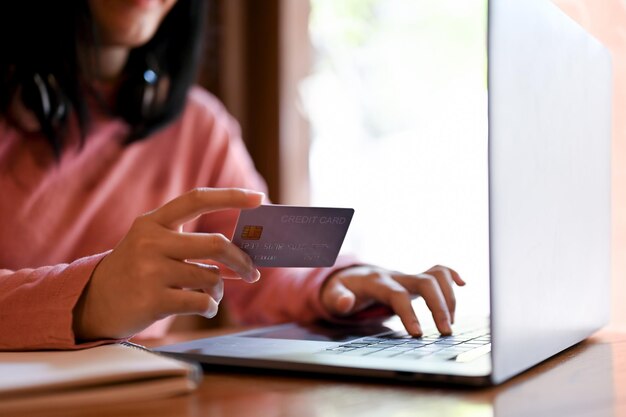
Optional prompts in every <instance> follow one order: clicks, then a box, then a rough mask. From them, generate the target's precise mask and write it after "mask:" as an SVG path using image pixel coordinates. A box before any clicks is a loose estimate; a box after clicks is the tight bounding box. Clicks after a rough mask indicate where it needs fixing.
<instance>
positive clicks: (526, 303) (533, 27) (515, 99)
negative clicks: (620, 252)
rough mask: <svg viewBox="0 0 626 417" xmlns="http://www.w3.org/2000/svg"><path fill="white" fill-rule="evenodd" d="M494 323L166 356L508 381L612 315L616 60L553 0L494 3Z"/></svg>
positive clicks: (272, 340) (312, 332)
mask: <svg viewBox="0 0 626 417" xmlns="http://www.w3.org/2000/svg"><path fill="white" fill-rule="evenodd" d="M488 21H489V23H488V58H489V59H488V61H489V64H488V71H489V79H488V82H489V89H488V90H489V143H488V152H489V156H488V164H489V170H488V171H489V174H488V175H489V283H490V287H489V288H490V315H489V317H487V318H485V319H478V320H469V321H468V322H467V323H462V321H463V320H460V322H459V323H458V324H455V325H454V326H453V330H454V334H453V335H452V336H448V337H441V336H440V335H439V334H437V333H436V332H426V333H425V335H424V337H422V338H411V337H409V336H408V335H407V334H406V332H404V331H403V330H402V328H401V326H398V323H397V321H395V322H394V320H390V321H389V322H385V323H383V324H380V325H365V326H354V327H346V326H340V325H324V324H316V325H311V326H302V325H298V324H294V323H288V324H283V325H278V326H271V327H263V328H257V329H254V330H251V331H247V332H240V333H235V334H230V335H226V336H219V337H213V338H207V339H200V340H194V341H190V342H186V343H179V344H174V345H169V346H162V347H159V348H157V349H156V350H157V351H159V352H162V353H165V354H168V355H173V356H175V357H178V358H183V359H189V360H193V361H198V362H200V363H202V364H205V365H207V366H208V367H213V366H217V365H221V366H229V367H230V366H232V367H239V368H240V367H244V368H246V367H249V368H261V369H273V370H280V371H297V372H313V373H326V374H337V375H349V376H358V377H372V378H388V379H393V380H399V381H406V382H413V381H415V382H418V381H436V382H445V383H458V384H469V385H492V384H499V383H501V382H503V381H505V380H507V379H509V378H511V377H513V376H515V375H517V374H519V373H521V372H523V371H524V370H526V369H528V368H530V367H532V366H534V365H536V364H538V363H540V362H542V361H544V360H545V359H547V358H549V357H551V356H553V355H555V354H557V353H558V352H560V351H562V350H564V349H567V348H568V347H570V346H572V345H574V344H576V343H578V342H580V341H581V340H583V339H585V338H586V337H588V336H589V335H591V334H592V333H593V332H595V331H596V330H598V329H599V328H601V327H602V326H603V325H604V324H606V323H607V321H608V318H609V285H610V238H611V224H610V218H611V212H610V206H611V168H610V160H611V154H610V152H611V62H610V56H609V54H608V52H607V51H606V49H605V48H604V47H603V46H602V45H600V44H599V43H598V42H597V41H596V40H595V39H594V38H592V37H591V36H590V35H589V34H587V33H586V32H585V31H584V30H583V29H582V28H581V27H579V26H578V25H577V24H576V23H575V22H574V21H572V20H571V19H570V18H569V17H567V16H566V15H565V14H563V13H562V12H561V11H560V10H559V9H558V8H557V7H556V6H554V5H553V4H552V3H551V2H550V1H547V0H523V1H522V0H490V1H489V18H488Z"/></svg>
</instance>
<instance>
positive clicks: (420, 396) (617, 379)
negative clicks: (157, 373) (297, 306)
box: [55, 331, 626, 417]
mask: <svg viewBox="0 0 626 417" xmlns="http://www.w3.org/2000/svg"><path fill="white" fill-rule="evenodd" d="M222 333H223V331H222ZM213 334H217V332H215V331H208V332H207V331H204V332H202V333H198V332H194V333H186V334H178V335H173V336H169V337H168V338H166V339H164V340H160V341H156V342H154V343H151V345H152V346H157V345H162V344H169V343H173V342H177V341H181V340H188V339H192V338H198V337H206V336H208V335H213ZM55 415H56V414H55ZM62 415H64V416H68V417H72V416H99V417H100V416H102V417H106V416H116V417H118V416H134V417H140V416H150V417H161V416H177V417H178V416H193V417H196V416H197V417H199V416H212V417H213V416H215V417H218V416H219V417H221V416H228V417H236V416H254V417H265V416H268V417H274V416H275V417H279V416H280V417H283V416H285V417H286V416H298V417H318V416H324V417H335V416H348V417H357V416H358V417H370V416H385V417H387V416H390V417H396V416H398V417H403V416H413V415H419V416H438V417H439V416H455V417H456V416H459V417H474V416H497V417H501V416H524V417H526V416H533V417H534V416H568V417H570V416H589V417H592V416H593V417H599V416H620V415H623V416H626V333H618V332H609V331H602V332H600V333H598V334H596V335H594V336H593V337H592V338H590V339H589V340H587V341H585V342H583V343H581V344H579V345H577V346H575V347H573V348H571V349H569V350H567V351H565V352H563V353H561V354H560V355H558V356H556V357H554V358H552V359H550V360H548V361H546V362H544V363H543V364H540V365H539V366H537V367H535V368H533V369H532V370H530V371H528V372H526V373H524V374H522V375H520V376H518V377H516V378H514V379H512V380H510V381H508V382H507V383H505V384H503V385H501V386H498V387H492V388H482V389H461V388H449V387H429V386H424V385H422V386H410V385H402V384H394V383H388V382H380V381H378V382H377V381H372V380H368V381H363V380H356V379H355V380H345V379H343V380H337V379H336V378H333V377H332V376H326V377H303V376H289V375H285V374H272V373H269V372H249V373H241V372H226V371H215V372H208V373H205V376H204V380H203V382H202V385H201V386H200V388H199V389H198V390H197V391H195V392H194V393H192V394H189V395H184V396H179V397H174V398H165V399H160V400H157V401H151V402H138V403H134V404H127V405H124V406H119V405H118V406H112V405H111V406H106V407H97V408H94V409H81V410H74V411H70V410H66V411H65V412H63V413H62Z"/></svg>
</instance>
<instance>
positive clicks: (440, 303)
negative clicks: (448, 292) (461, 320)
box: [405, 274, 452, 335]
mask: <svg viewBox="0 0 626 417" xmlns="http://www.w3.org/2000/svg"><path fill="white" fill-rule="evenodd" d="M405 286H406V287H407V288H408V289H409V291H411V292H412V293H414V294H419V295H421V296H422V298H423V299H424V301H425V302H426V305H427V306H428V309H429V310H430V312H431V314H432V315H433V319H434V320H435V325H436V326H437V329H438V330H439V332H440V333H441V334H443V335H449V334H452V328H451V327H450V312H449V310H448V305H447V303H446V299H445V297H444V295H443V292H442V291H441V287H440V286H439V282H438V281H437V278H435V277H434V276H432V275H430V274H419V275H417V276H415V277H414V279H412V280H410V281H408V282H407V284H405Z"/></svg>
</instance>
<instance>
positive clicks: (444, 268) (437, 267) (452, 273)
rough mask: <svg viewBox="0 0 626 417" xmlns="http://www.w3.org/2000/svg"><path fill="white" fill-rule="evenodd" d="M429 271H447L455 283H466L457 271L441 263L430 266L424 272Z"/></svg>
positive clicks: (462, 284) (460, 284)
mask: <svg viewBox="0 0 626 417" xmlns="http://www.w3.org/2000/svg"><path fill="white" fill-rule="evenodd" d="M431 271H445V272H446V273H449V274H450V276H451V278H452V281H454V282H455V283H456V285H458V286H460V287H462V286H464V285H465V284H466V282H465V281H463V278H461V276H460V275H459V273H458V272H456V271H455V270H454V269H452V268H448V267H447V266H443V265H435V266H433V267H432V268H430V269H429V270H428V271H426V272H425V273H426V274H428V273H430V272H431Z"/></svg>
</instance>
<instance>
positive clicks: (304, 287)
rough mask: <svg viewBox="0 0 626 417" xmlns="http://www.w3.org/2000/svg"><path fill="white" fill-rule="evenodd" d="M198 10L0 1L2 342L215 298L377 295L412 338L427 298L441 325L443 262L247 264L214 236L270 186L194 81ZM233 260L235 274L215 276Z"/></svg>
mask: <svg viewBox="0 0 626 417" xmlns="http://www.w3.org/2000/svg"><path fill="white" fill-rule="evenodd" d="M16 3H19V4H16ZM204 4H205V2H204V0H178V1H176V0H74V1H65V2H60V3H59V2H49V1H44V0H42V1H31V2H2V4H1V5H0V19H1V20H2V21H1V22H0V31H2V33H1V35H2V36H0V39H2V41H1V42H3V45H2V48H1V50H2V51H3V53H2V55H3V58H2V61H1V64H0V74H1V77H2V82H3V83H2V85H1V86H0V98H1V100H2V101H1V102H0V113H1V114H2V117H1V119H0V189H1V190H2V194H3V196H2V199H1V200H0V236H1V239H0V268H4V269H2V270H1V271H0V348H1V349H5V350H6V349H14V350H16V349H50V348H52V349H73V348H80V347H87V346H92V345H95V344H99V343H105V342H107V341H110V340H116V339H125V338H129V337H131V336H133V335H135V334H137V333H138V332H141V331H142V330H144V329H146V328H147V327H149V326H150V325H152V324H153V323H155V322H156V321H158V320H160V319H163V318H166V317H170V316H172V315H175V314H202V315H205V316H206V317H209V318H210V317H213V316H214V315H215V314H216V312H217V309H218V304H219V303H220V301H221V299H222V296H223V295H224V293H226V296H225V302H226V303H227V304H228V307H229V310H230V312H231V313H232V315H233V317H234V318H235V319H236V320H238V321H241V322H248V323H269V322H279V321H286V320H298V321H311V320H315V319H318V318H324V319H328V320H337V319H339V318H346V317H348V318H350V317H352V316H353V315H354V314H355V313H357V312H362V311H364V310H366V309H368V308H370V307H375V306H376V305H379V304H385V305H388V306H389V307H391V309H392V310H393V312H395V313H397V314H398V315H399V316H400V318H401V320H402V322H403V323H404V325H405V327H406V328H407V330H408V332H409V333H411V334H413V335H420V334H421V328H420V325H419V322H418V320H417V317H416V316H415V313H414V311H413V309H412V307H411V304H410V301H411V298H413V297H415V296H422V297H424V299H425V301H426V303H427V305H428V306H429V308H430V309H431V311H432V313H433V316H434V319H435V323H436V325H437V327H438V329H439V331H440V332H441V333H443V334H449V333H451V328H450V323H451V322H452V321H453V319H454V308H455V300H454V293H453V283H456V284H458V285H463V284H464V283H463V281H462V280H461V278H460V277H459V276H458V275H457V274H456V273H455V272H454V271H452V270H451V269H448V268H445V267H440V266H437V267H434V268H432V269H430V270H429V271H426V272H425V273H423V274H417V275H406V274H401V273H397V272H391V271H387V270H384V269H381V268H376V267H372V266H367V265H360V264H357V263H354V262H353V261H351V260H348V259H341V260H339V261H338V263H337V265H336V266H335V267H334V268H332V269H322V268H318V269H301V270H281V269H271V268H268V269H263V270H262V271H258V270H257V269H256V268H255V267H254V265H253V264H252V261H251V260H250V258H249V257H248V256H247V255H246V254H245V253H244V252H242V251H241V250H240V249H239V248H237V247H236V246H235V245H233V244H232V243H231V242H230V241H229V240H228V239H226V238H225V237H224V236H225V235H229V234H230V233H231V231H232V229H233V227H234V224H235V220H236V216H237V212H238V209H242V208H252V207H256V206H258V205H260V204H261V203H262V201H263V199H264V194H263V192H264V191H265V185H264V183H263V181H262V179H261V178H260V177H259V175H258V174H257V172H256V171H255V169H254V166H253V164H252V162H251V160H250V157H249V155H248V154H247V152H246V150H245V146H244V144H243V142H242V140H241V139H240V136H239V132H238V129H237V126H236V124H235V123H234V122H233V120H232V118H231V117H230V116H229V115H228V114H227V113H226V112H225V110H224V108H223V107H222V105H221V104H220V103H219V102H218V101H217V100H216V99H215V98H214V97H212V96H211V95H209V94H208V93H207V92H206V91H203V90H201V89H200V88H198V87H193V86H191V84H192V81H193V79H194V76H195V70H196V67H197V63H198V57H199V39H201V35H202V19H203V16H204V13H205V12H204V10H203V8H204ZM189 190H191V191H189ZM252 190H255V191H252ZM201 214H204V215H203V216H202V217H198V216H200V215H201ZM183 225H185V231H183V229H182V227H183ZM112 248H113V249H112ZM202 260H210V263H203V262H201V261H202ZM213 263H217V264H220V265H222V266H221V267H218V266H215V265H213ZM229 270H230V271H232V272H234V274H236V275H237V276H238V277H240V278H241V279H239V280H233V279H228V280H224V278H225V276H227V275H228V274H229V273H231V272H228V271H229ZM261 276H262V277H263V279H262V280H261V281H260V282H259V283H256V284H252V283H253V282H256V281H258V280H259V278H260V277H261ZM197 290H201V291H197ZM160 325H161V328H164V327H166V325H164V324H163V322H160ZM156 326H159V323H157V324H156ZM153 329H154V327H153Z"/></svg>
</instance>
